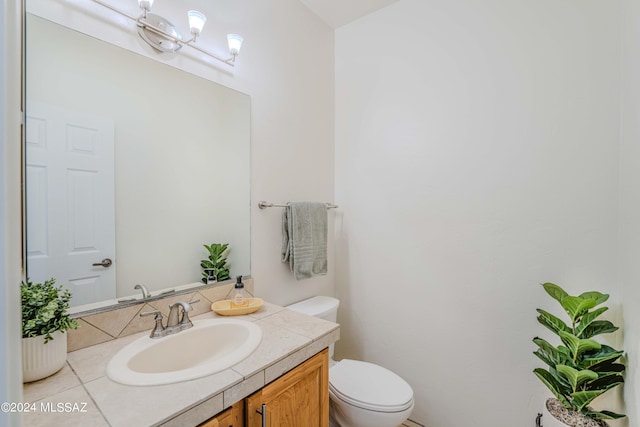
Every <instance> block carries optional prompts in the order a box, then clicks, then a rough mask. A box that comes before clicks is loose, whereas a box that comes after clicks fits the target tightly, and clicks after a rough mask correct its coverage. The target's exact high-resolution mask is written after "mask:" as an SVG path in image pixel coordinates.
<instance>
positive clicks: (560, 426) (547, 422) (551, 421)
mask: <svg viewBox="0 0 640 427" xmlns="http://www.w3.org/2000/svg"><path fill="white" fill-rule="evenodd" d="M542 406H544V409H543V411H542V427H567V425H566V424H565V423H563V422H562V421H560V420H558V419H557V418H556V417H554V416H553V415H551V413H550V412H549V410H548V409H547V405H542Z"/></svg>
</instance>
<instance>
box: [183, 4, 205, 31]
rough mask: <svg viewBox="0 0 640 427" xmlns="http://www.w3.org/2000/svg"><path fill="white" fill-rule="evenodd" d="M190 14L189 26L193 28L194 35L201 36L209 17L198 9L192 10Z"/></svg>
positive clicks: (188, 13)
mask: <svg viewBox="0 0 640 427" xmlns="http://www.w3.org/2000/svg"><path fill="white" fill-rule="evenodd" d="M187 15H188V16H189V27H190V28H191V34H193V35H194V36H199V35H200V32H201V31H202V28H203V27H204V23H205V22H207V17H206V16H204V14H203V13H202V12H198V11H197V10H190V11H188V12H187Z"/></svg>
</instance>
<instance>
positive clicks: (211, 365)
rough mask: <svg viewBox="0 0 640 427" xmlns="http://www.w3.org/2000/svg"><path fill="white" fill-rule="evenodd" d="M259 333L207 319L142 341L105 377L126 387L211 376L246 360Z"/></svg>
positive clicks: (238, 323)
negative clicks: (163, 335)
mask: <svg viewBox="0 0 640 427" xmlns="http://www.w3.org/2000/svg"><path fill="white" fill-rule="evenodd" d="M261 340H262V329H260V327H258V326H256V325H255V324H253V322H249V321H246V320H240V319H228V318H224V319H206V320H197V321H194V322H193V327H192V328H189V329H187V330H184V331H182V332H178V333H177V334H174V335H168V336H166V337H163V338H154V339H152V338H149V337H148V336H145V337H142V338H139V339H137V340H136V341H133V342H132V343H131V344H129V345H127V346H126V347H124V348H123V349H122V350H120V351H119V352H118V353H116V355H115V356H113V358H112V359H111V360H110V361H109V364H108V365H107V375H108V376H109V378H111V379H112V380H113V381H116V382H119V383H121V384H126V385H141V386H143V385H160V384H171V383H176V382H180V381H187V380H192V379H195V378H200V377H204V376H206V375H211V374H213V373H216V372H220V371H223V370H225V369H227V368H229V367H231V366H233V365H235V364H236V363H238V362H240V361H241V360H243V359H244V358H246V357H247V356H249V355H250V354H251V353H252V352H253V351H254V350H255V349H256V348H257V347H258V344H260V341H261Z"/></svg>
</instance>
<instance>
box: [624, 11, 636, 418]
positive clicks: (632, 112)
mask: <svg viewBox="0 0 640 427" xmlns="http://www.w3.org/2000/svg"><path fill="white" fill-rule="evenodd" d="M622 5H623V9H622V10H623V14H622V15H623V16H624V20H623V21H622V22H623V25H622V28H623V32H622V34H623V37H622V55H623V62H622V63H623V67H622V70H623V74H622V76H623V77H622V90H621V94H622V111H621V135H620V283H621V285H622V291H623V296H624V300H625V301H628V302H629V303H628V304H626V305H625V310H624V324H625V335H624V338H625V341H624V348H625V350H626V351H627V353H628V354H629V357H628V361H627V365H628V372H627V384H626V385H625V402H626V407H627V408H626V409H627V413H628V414H629V418H630V419H632V420H634V423H630V425H632V426H638V425H640V418H639V416H640V409H639V406H638V405H639V401H638V399H639V398H640V391H638V387H639V386H640V369H639V368H640V366H639V364H638V360H639V357H640V311H639V310H638V309H637V303H638V301H640V262H638V260H639V259H640V220H639V218H640V184H639V183H640V144H638V139H639V138H640V122H639V121H638V114H640V82H639V81H638V75H639V73H640V56H639V55H638V51H639V50H640V25H639V22H640V4H638V2H636V1H632V0H625V1H623V2H622Z"/></svg>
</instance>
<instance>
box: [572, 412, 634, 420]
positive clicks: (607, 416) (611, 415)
mask: <svg viewBox="0 0 640 427" xmlns="http://www.w3.org/2000/svg"><path fill="white" fill-rule="evenodd" d="M582 413H583V414H584V415H586V416H587V417H589V418H593V419H594V420H617V419H619V418H624V417H626V415H624V414H616V413H615V412H611V411H600V412H598V411H583V412H582Z"/></svg>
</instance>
